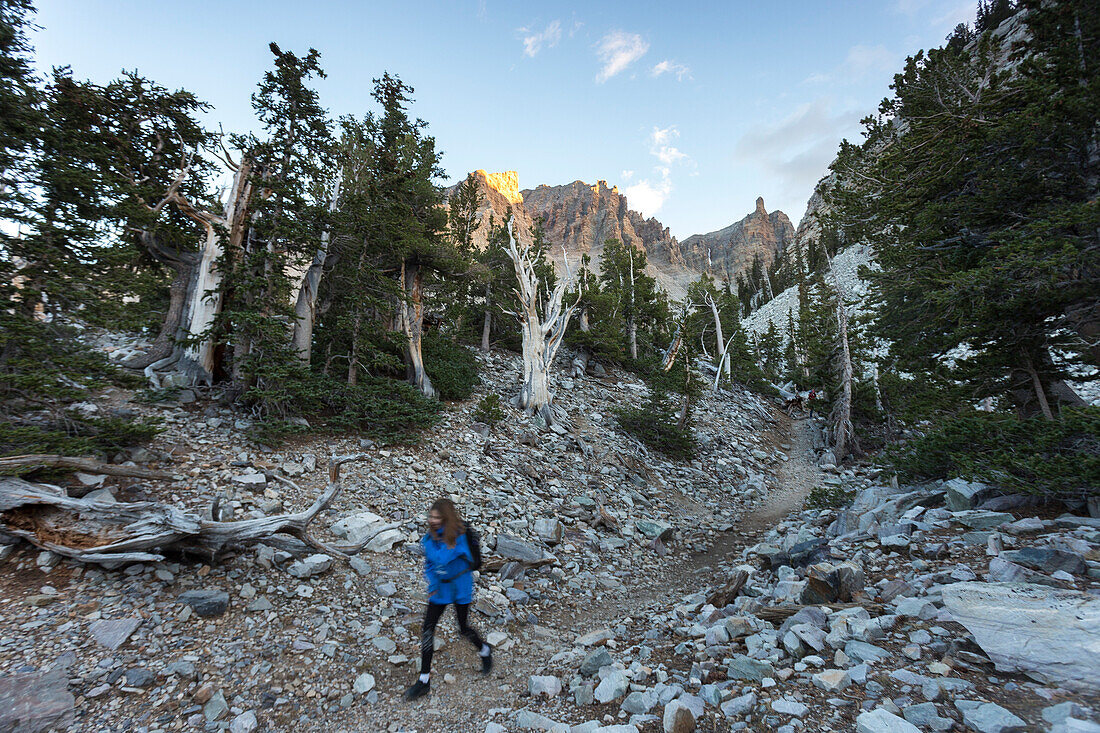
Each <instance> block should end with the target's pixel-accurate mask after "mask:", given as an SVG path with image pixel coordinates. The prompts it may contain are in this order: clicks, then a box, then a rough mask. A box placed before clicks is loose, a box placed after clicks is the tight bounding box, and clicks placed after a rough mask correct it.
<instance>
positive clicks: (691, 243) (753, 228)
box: [681, 198, 795, 281]
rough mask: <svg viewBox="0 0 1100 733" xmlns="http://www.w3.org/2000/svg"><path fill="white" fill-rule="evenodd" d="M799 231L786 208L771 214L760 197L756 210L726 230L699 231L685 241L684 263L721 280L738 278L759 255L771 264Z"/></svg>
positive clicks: (765, 265) (764, 261)
mask: <svg viewBox="0 0 1100 733" xmlns="http://www.w3.org/2000/svg"><path fill="white" fill-rule="evenodd" d="M794 238H795V230H794V226H793V225H792V224H791V220H790V219H788V218H787V215H786V214H784V213H783V212H782V211H773V212H771V213H768V211H767V209H765V208H764V199H763V198H757V199H756V209H755V210H754V211H753V212H752V213H751V214H749V215H748V216H746V217H745V218H744V219H742V220H741V221H738V222H734V223H733V224H730V225H729V226H728V227H726V228H725V229H719V230H718V231H716V232H710V233H709V234H695V235H692V236H690V237H688V238H687V239H685V240H684V241H683V242H682V243H681V248H682V249H683V256H684V264H685V265H686V266H687V267H689V268H691V269H693V270H695V271H699V272H707V273H709V274H711V275H713V276H715V277H717V278H718V279H719V280H725V279H729V280H730V281H732V280H734V279H735V278H736V277H737V275H739V274H741V273H743V272H746V271H747V270H749V269H750V268H751V267H752V263H753V260H754V259H755V258H756V257H757V256H759V257H760V259H761V261H762V263H763V265H764V267H767V266H768V265H770V264H771V263H772V262H774V261H775V258H776V257H777V256H778V255H779V254H780V253H781V252H783V251H784V250H785V249H786V248H787V246H788V245H790V244H791V243H792V242H794Z"/></svg>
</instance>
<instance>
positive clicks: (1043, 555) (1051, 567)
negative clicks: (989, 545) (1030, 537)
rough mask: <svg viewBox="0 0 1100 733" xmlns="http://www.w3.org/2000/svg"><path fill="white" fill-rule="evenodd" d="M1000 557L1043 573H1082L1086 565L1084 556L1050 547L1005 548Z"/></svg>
mask: <svg viewBox="0 0 1100 733" xmlns="http://www.w3.org/2000/svg"><path fill="white" fill-rule="evenodd" d="M1001 557H1003V558H1004V559H1005V560H1008V561H1009V562H1014V563H1016V564H1017V565H1023V566H1024V567H1027V568H1031V569H1032V570H1038V571H1040V572H1043V573H1055V572H1057V571H1059V570H1064V571H1065V572H1067V573H1073V574H1074V575H1083V574H1084V573H1085V571H1086V570H1087V569H1088V567H1087V566H1086V565H1085V558H1083V557H1081V556H1080V555H1078V554H1077V553H1075V552H1065V551H1063V550H1055V549H1053V548H1050V547H1025V548H1023V549H1021V550H1005V551H1004V552H1002V553H1001Z"/></svg>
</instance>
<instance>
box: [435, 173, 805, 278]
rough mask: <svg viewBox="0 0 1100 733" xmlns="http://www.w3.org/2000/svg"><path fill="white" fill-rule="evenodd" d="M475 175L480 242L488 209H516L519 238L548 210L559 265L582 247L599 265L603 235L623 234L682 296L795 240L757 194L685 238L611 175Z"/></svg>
mask: <svg viewBox="0 0 1100 733" xmlns="http://www.w3.org/2000/svg"><path fill="white" fill-rule="evenodd" d="M471 175H473V176H474V177H475V178H476V179H477V181H478V187H479V190H480V191H481V193H482V195H483V196H484V198H485V202H484V203H483V205H482V206H481V208H480V209H479V211H478V214H479V217H480V223H479V225H478V227H477V229H476V230H475V232H474V246H475V247H478V248H484V247H485V246H486V245H487V243H488V236H489V223H488V222H489V219H490V217H492V218H493V219H494V220H495V221H504V220H506V218H507V216H508V213H509V210H510V211H511V214H512V215H513V216H515V218H516V231H517V235H518V236H519V237H521V238H522V237H528V236H531V233H532V231H533V228H534V221H535V219H537V218H538V217H542V218H543V227H544V232H545V235H546V238H547V240H548V241H549V243H550V256H551V258H552V259H553V260H554V262H555V265H556V266H557V268H558V270H559V272H565V270H566V269H567V268H566V264H567V263H566V253H568V255H569V262H568V264H569V268H568V269H575V267H576V265H577V262H578V261H579V259H580V257H581V256H582V255H584V254H587V255H589V256H590V257H591V259H592V266H593V267H594V268H598V267H599V262H600V259H601V255H602V253H603V246H604V242H605V241H606V240H608V239H618V240H619V241H621V242H623V243H624V244H627V245H632V246H635V247H637V248H638V249H640V250H642V251H644V252H645V254H646V260H647V265H648V266H647V270H648V271H649V274H650V275H652V276H653V277H654V278H656V279H657V281H658V283H660V285H661V286H662V287H664V288H665V290H667V291H668V292H669V294H670V295H671V296H673V297H674V298H681V297H683V295H684V294H685V293H686V291H687V286H688V285H689V284H690V283H691V282H693V281H694V280H697V279H698V278H699V276H700V275H701V274H703V273H706V274H709V275H711V276H714V277H717V278H718V279H719V280H723V279H726V278H728V279H730V280H731V281H733V280H734V279H735V278H736V277H737V275H739V274H741V273H743V272H746V271H747V270H748V269H750V268H751V267H752V263H753V260H754V259H755V258H756V257H757V256H758V255H759V256H760V258H761V259H762V260H763V262H764V264H765V266H767V265H769V264H771V262H772V261H773V260H774V259H775V258H776V257H777V256H778V255H779V254H780V253H781V252H782V251H783V250H784V248H785V247H787V246H788V244H790V243H791V242H792V241H793V240H794V234H795V230H794V227H793V226H792V225H791V223H790V220H789V219H788V218H787V215H786V214H784V213H783V212H782V211H778V210H776V211H773V212H770V213H769V212H768V211H767V210H766V209H765V208H764V200H763V198H759V197H758V198H757V200H756V208H755V209H754V211H752V212H751V213H749V214H748V215H746V216H744V217H742V218H741V219H739V220H737V221H734V222H733V223H732V224H730V225H729V226H727V227H725V228H723V229H720V230H718V231H716V232H709V233H705V234H694V235H692V236H690V237H688V238H687V239H685V240H683V242H680V241H678V240H677V239H676V237H675V236H673V235H672V233H671V232H670V231H669V228H668V227H667V226H665V225H664V224H663V223H661V221H660V220H658V219H657V218H656V217H645V216H643V215H642V214H641V213H639V212H638V211H636V210H634V209H631V208H630V206H629V202H628V200H627V197H626V196H625V195H624V194H622V193H620V191H619V189H618V187H617V186H608V184H607V181H605V180H598V181H596V183H595V184H589V183H586V182H584V181H581V180H579V179H578V180H575V181H572V182H571V183H567V184H563V185H557V186H551V185H549V184H539V185H538V186H536V187H535V188H527V189H520V188H519V175H518V173H517V172H516V171H502V172H497V173H490V172H487V171H485V170H483V169H479V170H476V171H473V173H472V174H471ZM455 189H457V184H456V185H454V186H451V187H450V188H448V189H446V191H445V195H446V196H447V198H448V199H449V198H450V196H451V195H453V193H454V191H455Z"/></svg>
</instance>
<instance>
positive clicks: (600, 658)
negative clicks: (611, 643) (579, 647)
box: [581, 646, 612, 677]
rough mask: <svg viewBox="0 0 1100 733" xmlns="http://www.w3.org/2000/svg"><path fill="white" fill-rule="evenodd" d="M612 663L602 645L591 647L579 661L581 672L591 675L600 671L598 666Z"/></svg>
mask: <svg viewBox="0 0 1100 733" xmlns="http://www.w3.org/2000/svg"><path fill="white" fill-rule="evenodd" d="M611 663H612V659H611V655H610V654H609V653H608V651H607V649H604V648H603V647H602V646H601V647H598V648H596V649H593V650H592V651H590V652H589V653H588V656H586V657H585V658H584V661H583V662H581V674H582V675H584V676H585V677H591V676H592V675H594V674H596V673H597V672H599V671H600V667H607V666H609V665H610V664H611Z"/></svg>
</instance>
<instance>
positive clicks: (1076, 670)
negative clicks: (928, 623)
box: [943, 582, 1100, 692]
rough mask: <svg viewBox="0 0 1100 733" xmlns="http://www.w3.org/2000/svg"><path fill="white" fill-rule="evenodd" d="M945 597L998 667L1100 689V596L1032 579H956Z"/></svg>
mask: <svg viewBox="0 0 1100 733" xmlns="http://www.w3.org/2000/svg"><path fill="white" fill-rule="evenodd" d="M943 600H944V604H945V605H946V607H947V609H948V611H950V612H951V615H952V616H953V617H954V619H955V620H956V621H958V622H959V623H960V624H962V625H963V626H965V627H966V628H967V630H968V631H969V632H970V633H971V634H973V635H974V639H975V641H976V642H977V643H978V646H980V647H981V648H982V650H983V651H984V652H985V653H986V654H987V655H989V658H990V659H991V660H993V662H994V663H995V664H996V665H997V669H999V670H1002V671H1007V672H1024V673H1025V674H1027V675H1029V676H1031V677H1033V678H1035V679H1037V680H1040V681H1043V682H1055V683H1058V684H1060V685H1063V686H1065V687H1068V688H1070V689H1074V690H1078V691H1088V692H1096V691H1100V598H1097V597H1096V596H1093V595H1090V594H1087V593H1081V592H1078V591H1071V590H1060V589H1057V588H1048V587H1046V586H1042V585H1033V584H1027V583H977V582H970V583H954V584H952V585H948V586H945V587H944V589H943Z"/></svg>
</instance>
